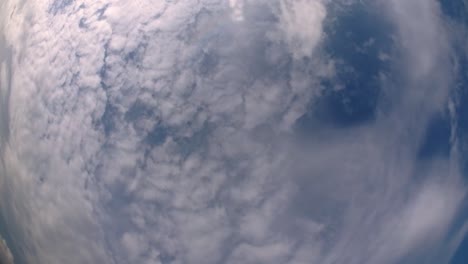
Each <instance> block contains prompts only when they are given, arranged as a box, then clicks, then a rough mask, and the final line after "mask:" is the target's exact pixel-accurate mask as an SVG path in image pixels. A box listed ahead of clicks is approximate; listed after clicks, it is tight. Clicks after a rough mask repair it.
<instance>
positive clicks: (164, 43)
mask: <svg viewBox="0 0 468 264" xmlns="http://www.w3.org/2000/svg"><path fill="white" fill-rule="evenodd" d="M4 6H6V9H3V6H2V10H7V11H3V12H8V13H12V14H13V15H12V16H11V18H8V17H7V18H5V16H2V17H4V18H3V19H4V20H6V22H5V21H3V22H4V23H8V27H7V28H4V29H3V31H4V32H3V34H5V36H6V38H5V39H6V41H7V42H8V44H9V45H10V46H12V47H13V48H12V49H13V52H12V54H13V55H12V57H13V59H12V62H11V68H12V72H13V74H12V82H11V85H8V86H11V87H9V89H11V95H10V97H9V101H8V102H9V113H8V115H9V116H8V119H4V118H2V119H1V120H9V133H10V137H9V138H8V143H7V144H6V145H5V146H3V145H2V148H3V149H2V161H3V163H2V167H3V168H2V169H3V171H2V174H1V182H2V184H1V185H0V191H1V195H2V199H0V205H1V207H0V208H1V214H2V216H3V217H4V218H5V219H6V220H5V223H7V224H8V229H9V233H10V234H11V237H14V239H11V240H12V241H7V242H10V243H9V244H11V245H10V247H11V248H12V251H13V252H17V254H19V255H20V256H16V255H15V261H17V262H18V263H48V264H53V263H232V264H234V263H398V261H404V260H408V259H409V260H414V259H416V260H421V259H423V260H425V258H426V257H427V256H429V255H430V256H431V257H433V258H434V259H440V260H441V262H440V263H443V262H444V261H445V262H447V259H448V258H449V257H450V256H449V253H447V252H450V251H451V250H453V249H452V248H447V247H446V246H445V242H447V241H450V240H451V237H449V236H447V234H448V233H450V232H449V230H450V228H451V225H452V223H453V221H454V218H455V216H456V215H457V213H458V211H459V206H460V205H461V203H462V201H463V198H464V195H465V192H466V190H465V188H464V187H463V185H461V184H460V181H461V179H460V174H459V168H458V161H457V155H458V154H457V148H456V144H455V143H454V144H453V145H454V146H453V148H452V150H451V154H450V156H449V157H437V158H434V159H433V160H430V161H429V162H426V163H424V164H422V163H421V162H420V161H419V160H418V159H417V149H418V146H419V144H420V143H421V142H422V140H423V138H424V136H425V128H426V127H427V125H428V123H429V121H430V119H431V117H432V115H433V114H435V113H437V112H440V111H443V110H444V108H446V107H447V102H449V99H450V98H449V92H450V90H449V87H450V85H451V82H452V81H453V76H452V74H453V73H452V69H451V64H450V59H449V58H450V48H449V47H450V45H449V41H450V36H449V35H447V34H448V33H446V32H445V31H444V21H443V17H442V15H441V13H440V10H439V8H438V6H437V4H436V3H435V1H422V0H421V1H412V2H408V1H403V0H401V1H400V0H392V1H387V2H385V3H379V4H377V5H376V7H377V8H381V9H382V12H383V13H384V14H385V17H384V18H383V19H388V21H390V23H391V24H392V25H393V27H394V28H395V39H396V40H395V42H397V43H398V45H396V49H398V52H396V53H395V54H396V55H395V57H396V59H395V61H396V62H395V66H398V67H400V68H399V69H400V70H396V73H395V74H398V77H399V78H398V80H399V83H398V85H395V84H394V83H393V82H391V81H388V78H392V77H393V75H389V76H388V78H386V79H385V78H384V79H382V81H381V85H382V87H384V88H385V89H387V90H389V91H390V92H388V93H387V94H385V93H384V94H383V95H382V96H386V97H385V98H383V99H386V100H388V101H391V102H392V104H391V105H390V107H388V108H386V109H385V111H383V110H382V114H379V115H377V117H376V119H375V120H373V121H372V122H368V123H365V124H362V125H359V126H355V127H350V128H343V129H338V128H337V129H332V131H330V133H328V134H327V135H320V137H321V138H322V139H324V140H321V141H319V142H318V141H313V140H312V141H307V142H305V143H304V142H299V143H298V142H297V141H298V140H297V137H296V136H297V135H296V134H295V133H296V132H295V128H294V127H295V123H296V120H297V119H299V118H300V117H301V116H303V115H305V114H306V113H307V112H308V111H309V110H310V108H314V102H316V101H317V100H320V96H321V94H322V93H323V92H324V90H326V89H330V88H329V87H326V86H324V85H323V82H322V81H323V80H333V79H334V78H335V77H336V74H337V71H336V67H338V66H337V65H338V64H337V63H336V59H335V58H333V56H331V55H329V54H326V52H325V51H324V49H322V48H321V45H324V44H323V43H324V42H323V41H324V39H325V38H326V37H327V34H326V31H325V29H324V28H325V23H327V21H333V20H334V19H335V18H330V17H329V15H330V14H332V13H330V12H328V8H330V6H332V3H330V2H327V1H319V0H310V1H305V0H298V1H261V0H259V1H253V0H249V1H247V0H246V1H208V0H207V1H174V2H164V1H159V2H157V3H155V2H154V1H124V0H121V1H118V0H116V1H109V2H106V1H58V0H56V1H34V2H32V1H30V2H28V3H27V4H26V5H19V4H15V1H8V2H7V3H6V4H4ZM344 6H345V8H346V5H344ZM414 13H417V14H418V16H413V15H412V14H414ZM333 14H334V13H333ZM327 19H329V20H327ZM304 21H307V24H308V25H309V26H307V27H306V26H304V25H303V22H304ZM129 25H132V26H129ZM311 25H313V26H311ZM310 28H312V30H309V29H310ZM441 36H445V37H444V38H442V37H441ZM428 55H431V56H428ZM3 67H6V66H2V68H3ZM3 78H4V77H2V86H5V82H3ZM2 89H4V88H2ZM2 96H3V94H2ZM383 99H382V102H383V101H385V100H383ZM2 102H3V101H2ZM2 107H3V106H2ZM377 108H378V109H379V110H380V109H381V108H382V109H383V106H381V105H378V106H377ZM2 114H3V115H5V113H2ZM452 125H453V126H456V124H455V121H452ZM408 128H409V130H408ZM389 131H391V133H390V132H389ZM314 135H315V134H312V136H314ZM454 246H456V245H454ZM434 252H435V253H434ZM20 253H21V254H20Z"/></svg>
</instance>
